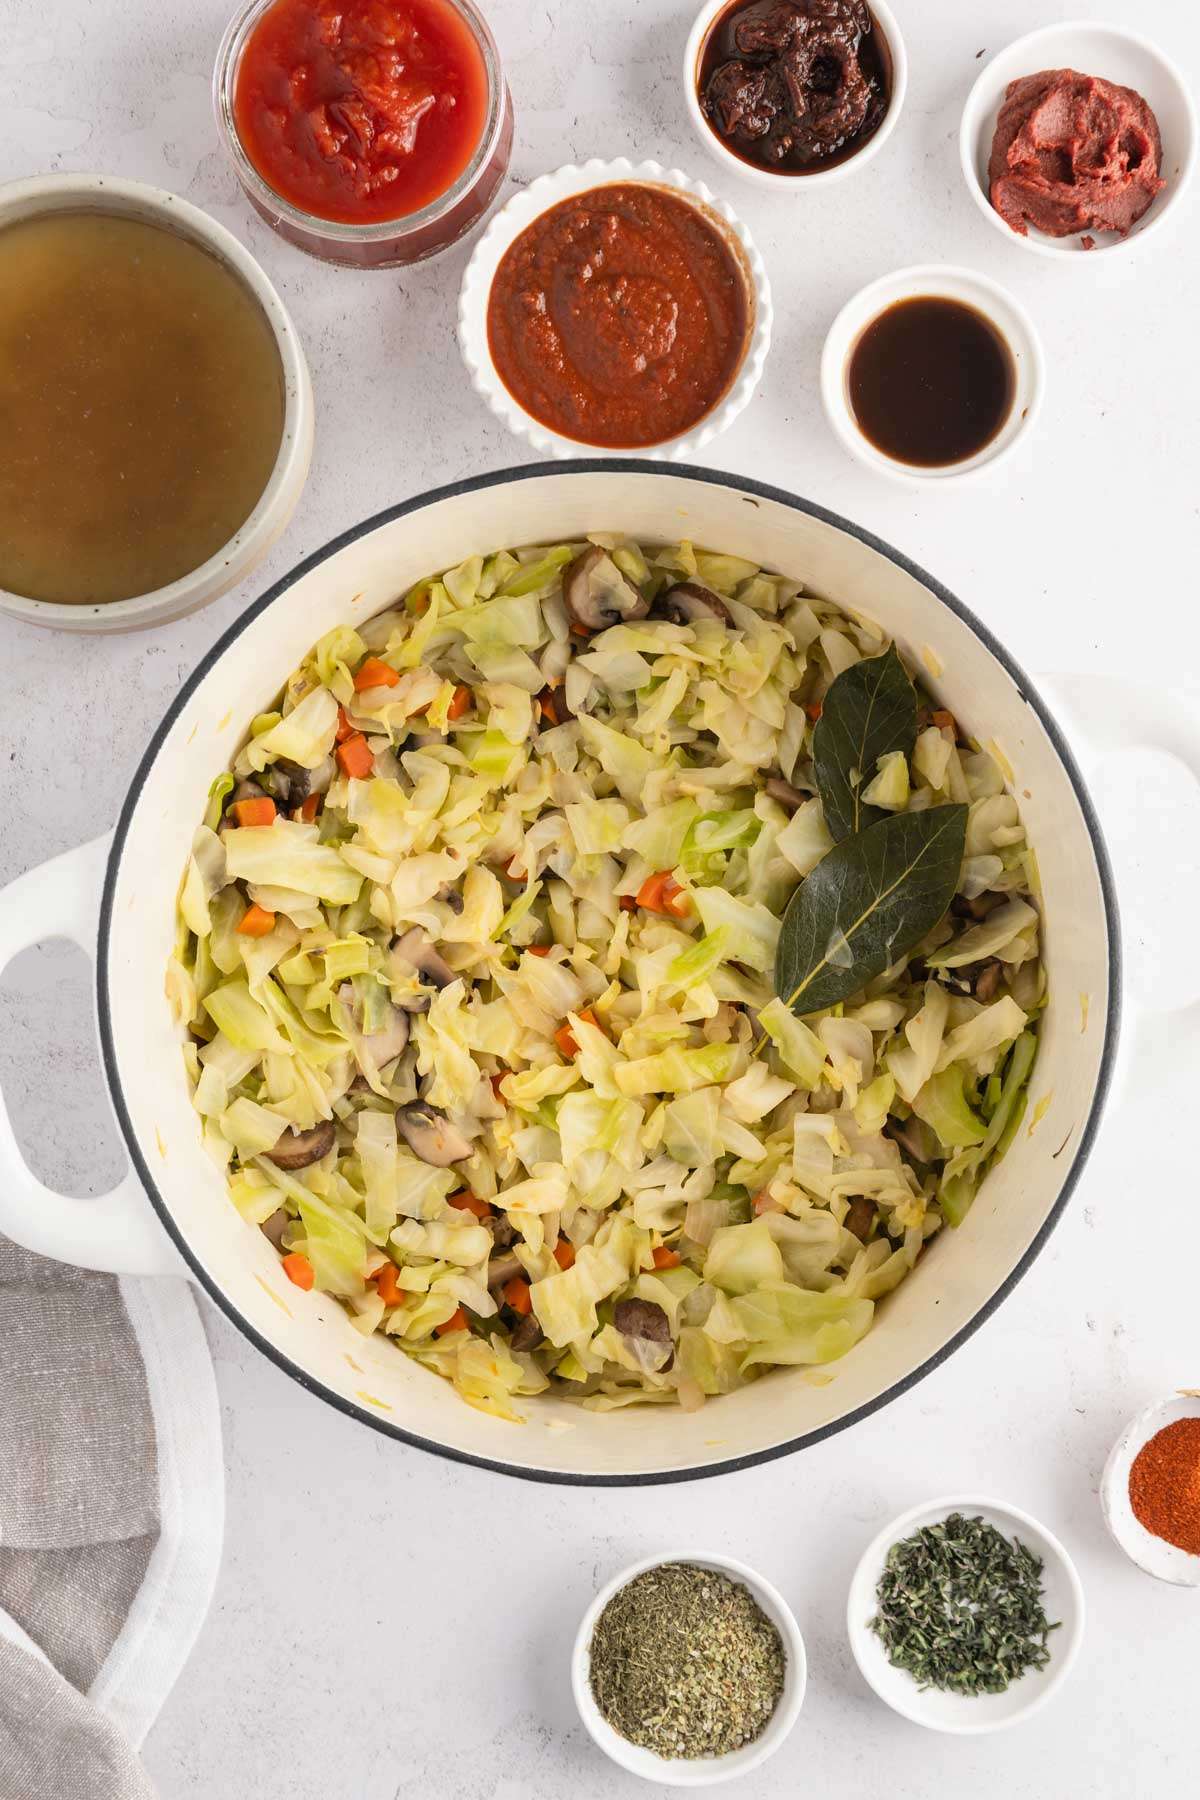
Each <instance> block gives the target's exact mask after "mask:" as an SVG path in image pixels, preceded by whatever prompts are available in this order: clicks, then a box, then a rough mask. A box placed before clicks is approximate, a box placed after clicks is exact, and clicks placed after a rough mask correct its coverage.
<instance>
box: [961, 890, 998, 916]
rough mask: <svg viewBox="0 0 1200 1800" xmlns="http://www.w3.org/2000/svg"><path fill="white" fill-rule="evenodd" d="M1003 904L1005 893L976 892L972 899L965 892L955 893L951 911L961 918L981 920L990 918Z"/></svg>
mask: <svg viewBox="0 0 1200 1800" xmlns="http://www.w3.org/2000/svg"><path fill="white" fill-rule="evenodd" d="M1003 904H1004V895H1003V894H991V893H988V894H975V895H974V896H973V897H972V898H971V899H968V898H967V896H966V895H965V894H955V896H954V898H953V900H952V901H951V902H950V911H951V912H952V913H953V914H954V915H955V917H956V918H959V919H975V920H981V919H986V918H988V917H989V916H990V915H991V914H992V913H994V912H995V910H996V908H997V907H998V906H1003Z"/></svg>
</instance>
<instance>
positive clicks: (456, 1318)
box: [433, 1306, 467, 1337]
mask: <svg viewBox="0 0 1200 1800" xmlns="http://www.w3.org/2000/svg"><path fill="white" fill-rule="evenodd" d="M466 1329H467V1315H466V1313H465V1312H464V1311H463V1309H462V1307H461V1306H456V1307H455V1309H454V1311H453V1312H452V1313H451V1314H450V1317H449V1318H448V1319H447V1320H446V1323H445V1324H444V1325H435V1326H434V1328H433V1335H434V1337H445V1336H446V1334H447V1333H448V1332H451V1331H466Z"/></svg>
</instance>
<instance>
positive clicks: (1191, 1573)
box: [1100, 1388, 1200, 1587]
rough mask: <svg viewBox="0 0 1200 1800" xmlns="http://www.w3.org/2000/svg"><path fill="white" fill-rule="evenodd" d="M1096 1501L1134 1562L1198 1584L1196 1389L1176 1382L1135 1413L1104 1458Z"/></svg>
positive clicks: (1199, 1397)
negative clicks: (1172, 1390)
mask: <svg viewBox="0 0 1200 1800" xmlns="http://www.w3.org/2000/svg"><path fill="white" fill-rule="evenodd" d="M1100 1501H1101V1505H1102V1506H1103V1508H1104V1519H1105V1523H1106V1524H1107V1526H1108V1529H1109V1530H1110V1531H1111V1533H1112V1535H1113V1537H1114V1538H1115V1539H1116V1541H1117V1543H1118V1544H1119V1545H1120V1546H1121V1549H1122V1550H1124V1552H1125V1554H1126V1556H1128V1557H1130V1558H1131V1560H1132V1561H1133V1562H1135V1563H1136V1564H1137V1565H1138V1567H1139V1569H1145V1571H1146V1573H1147V1574H1148V1575H1155V1576H1157V1577H1158V1579H1159V1580H1160V1581H1170V1582H1174V1583H1175V1585H1176V1586H1177V1587H1200V1391H1198V1390H1196V1389H1187V1388H1184V1389H1181V1390H1180V1391H1179V1392H1178V1393H1176V1394H1172V1395H1171V1396H1170V1398H1169V1399H1166V1400H1159V1401H1157V1402H1156V1403H1155V1404H1154V1405H1153V1406H1149V1407H1147V1408H1146V1410H1145V1412H1143V1413H1139V1414H1138V1416H1137V1418H1136V1419H1134V1421H1133V1423H1132V1424H1131V1425H1129V1426H1128V1427H1127V1428H1126V1430H1125V1431H1124V1432H1123V1433H1122V1434H1121V1436H1120V1438H1119V1439H1118V1440H1117V1443H1116V1444H1115V1445H1114V1447H1113V1451H1112V1454H1111V1455H1110V1456H1109V1459H1108V1462H1107V1464H1106V1465H1105V1469H1104V1476H1103V1479H1102V1481H1101V1484H1100Z"/></svg>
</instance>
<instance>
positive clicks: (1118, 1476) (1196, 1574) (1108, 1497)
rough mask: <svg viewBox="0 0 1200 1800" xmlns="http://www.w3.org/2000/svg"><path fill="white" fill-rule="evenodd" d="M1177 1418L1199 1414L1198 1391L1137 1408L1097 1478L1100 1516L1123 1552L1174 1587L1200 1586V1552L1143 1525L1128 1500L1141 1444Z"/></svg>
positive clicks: (1176, 1395) (1199, 1417)
mask: <svg viewBox="0 0 1200 1800" xmlns="http://www.w3.org/2000/svg"><path fill="white" fill-rule="evenodd" d="M1176 1419H1200V1394H1195V1393H1188V1392H1186V1391H1185V1392H1181V1393H1178V1394H1172V1395H1171V1397H1170V1399H1169V1400H1159V1401H1157V1402H1156V1403H1155V1404H1154V1405H1153V1406H1148V1407H1147V1408H1146V1410H1145V1412H1142V1413H1139V1414H1138V1416H1137V1418H1136V1419H1134V1420H1133V1422H1132V1424H1130V1425H1127V1426H1126V1428H1125V1430H1124V1431H1123V1432H1122V1433H1121V1436H1120V1437H1119V1438H1118V1439H1117V1441H1116V1443H1115V1444H1114V1445H1113V1448H1112V1452H1111V1454H1110V1456H1109V1459H1108V1461H1107V1463H1106V1464H1105V1465H1104V1475H1103V1477H1102V1479H1101V1482H1100V1504H1101V1507H1102V1509H1103V1512H1104V1522H1105V1524H1106V1525H1107V1526H1108V1529H1109V1530H1110V1531H1111V1533H1112V1535H1113V1537H1114V1538H1115V1539H1116V1541H1117V1543H1118V1544H1119V1545H1120V1546H1121V1548H1122V1550H1123V1551H1124V1552H1125V1554H1126V1556H1128V1557H1130V1558H1131V1559H1132V1560H1133V1561H1134V1562H1135V1563H1136V1564H1137V1566H1138V1568H1139V1569H1145V1571H1146V1573H1147V1575H1156V1576H1157V1577H1158V1579H1159V1580H1160V1581H1170V1582H1173V1583H1174V1584H1175V1585H1176V1587H1200V1556H1193V1555H1191V1554H1190V1553H1189V1552H1188V1551H1187V1550H1180V1549H1179V1547H1178V1545H1176V1544H1168V1543H1164V1541H1163V1539H1162V1538H1157V1537H1155V1536H1154V1534H1153V1533H1152V1532H1149V1531H1147V1530H1146V1527H1145V1526H1144V1525H1143V1524H1142V1523H1141V1521H1140V1520H1139V1519H1138V1518H1137V1516H1136V1514H1135V1513H1134V1510H1133V1507H1132V1506H1131V1505H1130V1504H1129V1472H1130V1470H1131V1469H1132V1467H1133V1461H1134V1458H1135V1457H1136V1455H1137V1453H1138V1451H1139V1450H1140V1449H1141V1448H1142V1445H1143V1444H1145V1443H1147V1442H1148V1441H1149V1439H1150V1438H1152V1437H1154V1436H1155V1435H1156V1433H1158V1432H1160V1431H1161V1430H1162V1429H1163V1427H1164V1426H1165V1425H1172V1424H1174V1422H1175V1420H1176Z"/></svg>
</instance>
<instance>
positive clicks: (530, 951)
mask: <svg viewBox="0 0 1200 1800" xmlns="http://www.w3.org/2000/svg"><path fill="white" fill-rule="evenodd" d="M553 948H554V945H553V944H527V945H526V947H525V953H526V955H527V956H549V954H550V952H551V951H552V950H553Z"/></svg>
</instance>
